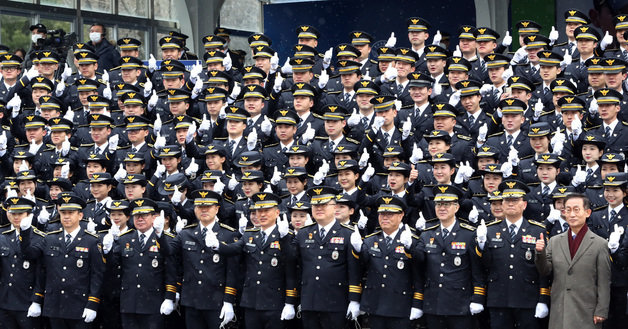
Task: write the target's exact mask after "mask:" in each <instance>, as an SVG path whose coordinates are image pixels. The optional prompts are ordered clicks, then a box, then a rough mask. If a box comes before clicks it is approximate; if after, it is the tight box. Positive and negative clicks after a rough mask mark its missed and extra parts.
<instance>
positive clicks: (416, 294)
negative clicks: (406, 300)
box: [414, 292, 423, 300]
mask: <svg viewBox="0 0 628 329" xmlns="http://www.w3.org/2000/svg"><path fill="white" fill-rule="evenodd" d="M414 299H418V300H423V294H422V293H420V292H415V293H414Z"/></svg>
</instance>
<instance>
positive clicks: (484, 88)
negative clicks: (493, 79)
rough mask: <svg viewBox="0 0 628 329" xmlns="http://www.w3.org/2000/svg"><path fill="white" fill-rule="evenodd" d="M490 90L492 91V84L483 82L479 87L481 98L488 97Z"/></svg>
mask: <svg viewBox="0 0 628 329" xmlns="http://www.w3.org/2000/svg"><path fill="white" fill-rule="evenodd" d="M492 91H493V85H491V84H488V83H485V84H483V85H482V87H481V88H480V95H482V98H484V97H488V96H489V95H491V92H492Z"/></svg>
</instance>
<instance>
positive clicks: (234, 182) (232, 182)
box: [227, 175, 238, 191]
mask: <svg viewBox="0 0 628 329" xmlns="http://www.w3.org/2000/svg"><path fill="white" fill-rule="evenodd" d="M236 186H238V180H237V179H236V178H235V175H231V178H229V182H227V187H228V188H229V190H231V191H233V190H234V189H235V188H236Z"/></svg>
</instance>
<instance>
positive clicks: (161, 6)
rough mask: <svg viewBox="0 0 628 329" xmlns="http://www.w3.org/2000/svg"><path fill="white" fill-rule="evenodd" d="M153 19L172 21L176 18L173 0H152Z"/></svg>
mask: <svg viewBox="0 0 628 329" xmlns="http://www.w3.org/2000/svg"><path fill="white" fill-rule="evenodd" d="M154 1H155V2H154V8H155V19H161V20H164V21H174V20H175V18H176V10H177V7H176V6H175V0H154Z"/></svg>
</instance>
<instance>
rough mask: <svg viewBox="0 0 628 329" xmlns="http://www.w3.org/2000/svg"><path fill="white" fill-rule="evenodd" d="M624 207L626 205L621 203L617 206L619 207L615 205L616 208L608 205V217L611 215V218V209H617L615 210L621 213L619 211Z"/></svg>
mask: <svg viewBox="0 0 628 329" xmlns="http://www.w3.org/2000/svg"><path fill="white" fill-rule="evenodd" d="M623 207H624V205H623V204H619V206H617V207H615V208H612V209H611V207H610V206H609V207H608V217H609V218H610V217H611V211H612V210H615V212H616V213H617V214H618V215H619V212H620V211H621V209H622V208H623Z"/></svg>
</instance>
